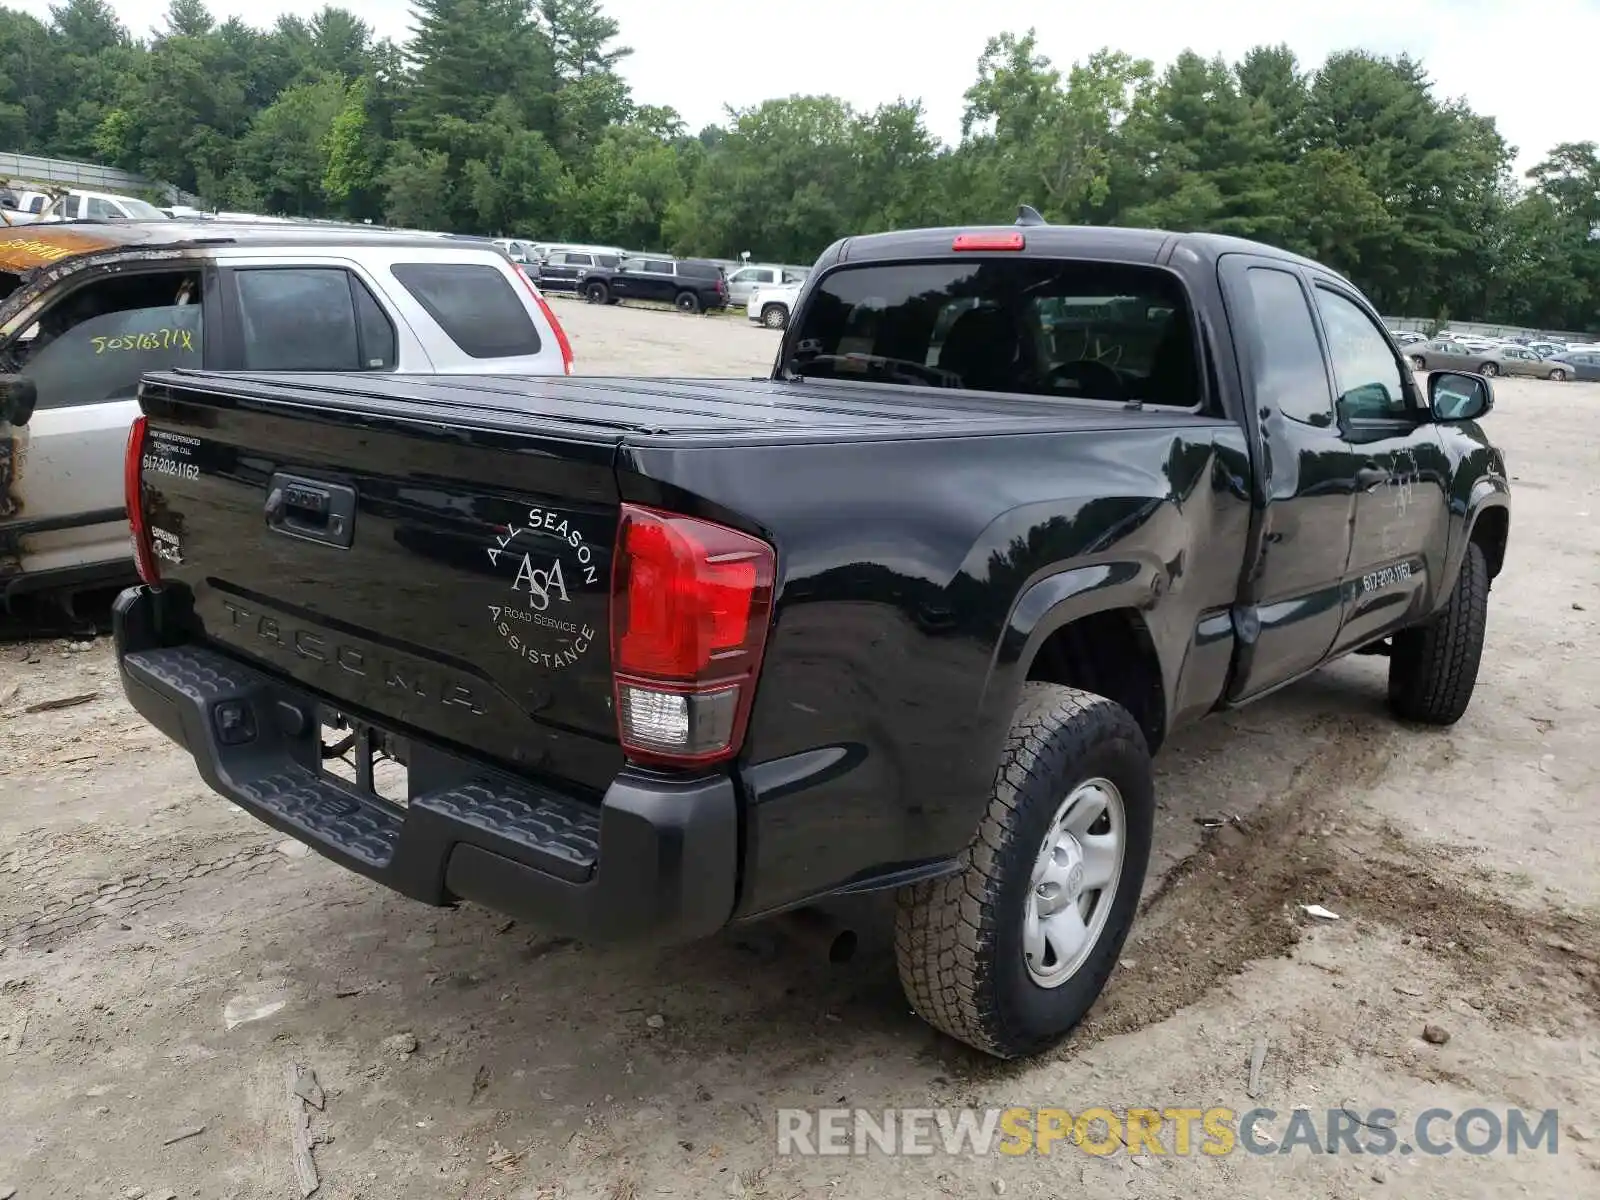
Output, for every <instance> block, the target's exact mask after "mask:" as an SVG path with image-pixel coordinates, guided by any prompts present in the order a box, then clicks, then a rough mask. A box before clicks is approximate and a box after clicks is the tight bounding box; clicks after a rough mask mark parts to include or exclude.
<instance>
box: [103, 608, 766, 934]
mask: <svg viewBox="0 0 1600 1200" xmlns="http://www.w3.org/2000/svg"><path fill="white" fill-rule="evenodd" d="M113 619H114V623H115V630H116V641H117V660H118V665H119V668H120V671H121V675H122V685H123V689H124V690H125V691H126V693H127V696H128V699H129V701H130V702H131V703H132V704H133V706H134V708H135V709H137V710H138V712H139V713H140V715H142V716H143V717H144V718H145V719H146V720H148V721H149V722H150V723H151V724H153V725H155V726H156V727H157V728H158V729H160V730H161V731H162V732H163V733H165V734H166V735H167V736H168V737H170V738H171V739H172V740H173V741H175V742H177V743H178V744H179V745H181V746H183V747H184V748H185V749H186V750H188V751H189V753H190V754H192V755H193V756H194V760H195V765H196V766H197V767H198V768H199V771H200V774H201V776H202V777H203V778H204V779H205V781H206V783H208V784H209V785H210V786H211V787H212V789H213V790H215V791H216V792H218V793H220V794H221V795H222V796H224V797H226V798H227V799H229V800H231V801H232V802H233V803H235V804H237V805H239V807H241V808H243V809H245V810H246V811H247V812H249V813H251V814H252V815H253V816H255V817H257V818H259V819H260V820H262V821H264V822H266V823H267V824H268V825H271V826H272V827H273V828H275V829H279V830H282V831H283V832H284V833H287V834H289V835H291V836H293V837H295V838H298V839H299V840H300V841H302V842H304V843H306V844H307V845H308V846H310V847H311V848H312V849H314V850H316V851H318V852H319V853H321V854H323V855H324V856H326V857H327V858H330V859H332V860H333V861H334V862H337V863H339V864H340V865H342V866H345V867H348V868H350V869H351V870H353V871H357V872H360V873H361V874H363V875H366V876H367V877H369V878H371V879H374V880H376V881H378V882H379V883H382V884H385V885H387V886H388V887H391V888H393V889H394V890H396V891H398V892H401V893H403V894H404V895H407V896H411V897H412V898H414V899H417V900H421V901H423V902H425V903H428V904H449V903H451V902H452V901H454V900H458V899H463V900H473V901H476V902H478V903H480V904H483V905H486V906H487V907H489V908H493V909H496V910H498V911H500V912H504V913H507V914H510V915H512V916H516V917H522V918H525V919H527V920H529V921H530V922H533V923H535V924H538V925H540V926H542V927H545V928H547V929H550V930H552V931H554V932H557V933H563V934H567V935H569V936H572V937H576V938H581V939H584V940H588V941H595V942H605V941H632V940H650V941H653V942H658V943H659V942H675V941H689V940H692V939H694V938H698V937H703V936H706V935H707V934H710V933H713V932H714V931H716V930H717V929H719V928H720V927H722V926H723V925H724V924H726V923H727V921H728V919H729V916H730V914H731V913H732V911H733V907H734V900H735V889H736V886H737V875H738V855H739V849H738V845H739V843H738V804H737V798H736V795H735V792H734V786H733V782H732V780H731V779H729V778H727V777H726V776H717V777H713V778H708V779H703V780H695V781H689V782H681V783H680V782H676V781H672V780H665V779H660V778H656V777H652V776H649V775H645V774H634V773H632V772H628V771H624V772H623V773H622V774H620V775H619V776H618V777H617V778H616V780H615V781H614V782H613V783H612V784H611V787H610V788H609V789H608V790H607V792H606V795H605V797H604V800H603V802H602V803H601V804H600V805H598V806H596V805H595V804H593V803H592V802H590V801H586V800H580V799H577V798H574V797H571V796H565V795H562V794H560V793H558V792H556V791H553V790H551V789H549V788H546V787H544V786H542V785H538V784H533V783H530V782H528V781H526V780H523V779H519V778H515V777H512V776H509V775H506V774H502V773H500V772H498V771H496V770H494V769H491V768H489V767H486V766H484V765H482V764H479V763H474V762H472V761H471V760H469V759H466V758H463V757H460V756H458V755H456V754H454V753H451V752H449V751H447V750H444V749H442V748H439V747H433V746H429V745H426V744H425V743H422V742H419V741H417V740H416V739H410V746H411V753H412V758H411V764H410V767H411V791H412V796H411V799H410V802H409V804H408V805H407V806H406V807H405V808H404V809H400V808H396V807H394V806H391V805H389V804H387V803H385V802H383V801H381V800H378V799H377V798H375V797H372V796H369V795H367V794H364V793H362V792H360V791H357V790H356V789H355V788H353V787H351V786H350V785H347V784H345V783H343V782H342V781H340V780H337V779H334V778H331V777H330V776H328V775H327V774H325V773H323V772H322V771H321V770H320V764H321V757H320V742H319V727H318V721H317V704H318V702H319V697H317V696H315V695H313V694H312V693H310V692H307V691H304V690H303V689H300V688H298V687H297V686H295V685H293V684H289V683H285V682H284V681H282V680H281V679H279V678H278V677H276V676H273V675H269V674H267V673H266V672H264V671H261V670H258V669H257V668H255V667H253V666H250V665H248V664H246V663H245V662H243V661H242V660H240V659H237V658H234V657H232V656H231V655H227V654H223V653H220V652H218V651H216V650H213V649H210V648H209V647H206V646H203V645H192V644H191V645H181V646H168V647H162V646H161V645H160V638H159V634H158V630H159V628H160V619H161V613H160V612H159V596H158V595H157V594H156V593H154V592H152V591H151V590H150V589H148V588H145V587H135V588H130V589H128V590H127V591H125V592H123V593H122V595H121V596H119V597H118V599H117V602H116V605H115V607H114V609H113Z"/></svg>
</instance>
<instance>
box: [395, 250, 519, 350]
mask: <svg viewBox="0 0 1600 1200" xmlns="http://www.w3.org/2000/svg"><path fill="white" fill-rule="evenodd" d="M390 269H391V270H392V271H393V273H394V277H395V278H396V279H398V280H399V281H400V284H401V286H402V287H404V288H405V289H406V291H408V292H410V293H411V295H412V296H413V297H414V298H415V299H416V301H417V303H418V304H420V305H422V307H423V309H424V311H426V312H427V314H428V315H429V316H430V317H432V318H433V319H434V321H435V322H436V323H437V324H438V326H439V328H440V329H442V330H444V332H445V334H446V335H447V336H448V337H449V338H450V340H451V341H453V342H454V343H455V344H456V345H457V346H459V347H460V348H461V351H462V353H464V354H467V355H469V356H470V357H472V358H513V357H520V356H522V355H529V354H537V353H539V350H540V342H539V331H538V329H536V328H535V327H534V324H533V318H532V317H530V316H529V315H528V310H527V309H526V308H525V307H524V306H523V302H522V298H521V297H520V296H518V295H517V293H516V292H514V291H512V290H511V282H510V281H509V280H508V279H507V278H506V277H505V276H504V275H502V274H501V273H500V271H499V269H498V268H496V267H491V266H489V265H487V264H482V265H480V264H477V263H396V264H395V265H394V266H393V267H392V268H390Z"/></svg>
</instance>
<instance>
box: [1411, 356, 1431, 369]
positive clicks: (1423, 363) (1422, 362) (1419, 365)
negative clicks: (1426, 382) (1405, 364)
mask: <svg viewBox="0 0 1600 1200" xmlns="http://www.w3.org/2000/svg"><path fill="white" fill-rule="evenodd" d="M1411 366H1412V367H1413V368H1414V369H1415V370H1418V371H1426V370H1427V369H1428V360H1427V359H1425V358H1423V357H1422V355H1420V354H1413V355H1412V356H1411Z"/></svg>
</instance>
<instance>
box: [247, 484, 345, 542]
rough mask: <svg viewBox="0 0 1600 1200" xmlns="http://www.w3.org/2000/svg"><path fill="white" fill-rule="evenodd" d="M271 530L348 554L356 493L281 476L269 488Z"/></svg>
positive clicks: (268, 525) (340, 485)
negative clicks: (320, 543)
mask: <svg viewBox="0 0 1600 1200" xmlns="http://www.w3.org/2000/svg"><path fill="white" fill-rule="evenodd" d="M266 515H267V528H268V529H272V530H275V531H277V532H278V533H282V534H286V535H288V536H289V537H297V538H303V539H305V540H306V541H309V542H322V543H324V544H325V545H329V546H339V547H342V548H343V549H346V550H348V549H349V548H350V542H351V540H352V539H353V537H354V536H355V524H356V490H355V488H350V487H345V486H343V485H342V484H337V483H323V482H322V481H321V480H320V479H306V478H304V477H303V476H299V475H288V474H285V473H283V472H281V471H280V472H279V473H278V474H276V475H274V476H273V477H272V479H271V481H270V482H269V483H268V484H267V505H266Z"/></svg>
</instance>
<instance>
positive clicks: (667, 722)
mask: <svg viewBox="0 0 1600 1200" xmlns="http://www.w3.org/2000/svg"><path fill="white" fill-rule="evenodd" d="M775 568H776V555H775V554H774V552H773V549H772V547H771V546H769V545H768V544H767V543H766V542H763V541H762V540H761V539H759V538H754V537H751V536H750V535H749V534H745V533H740V532H739V531H738V530H736V529H729V528H727V527H726V526H723V525H717V524H714V523H712V522H710V521H702V520H699V519H697V518H694V517H684V516H679V515H677V514H675V513H665V512H657V511H656V510H654V509H649V508H642V507H640V506H638V505H634V504H624V505H623V506H622V517H621V520H620V522H619V524H618V526H617V549H616V558H615V560H614V563H613V566H612V574H611V665H612V672H613V676H614V681H615V687H616V700H617V730H618V734H619V736H620V738H621V741H622V747H623V749H624V750H625V751H626V752H627V754H628V756H629V757H630V758H632V759H634V760H635V761H638V762H644V763H653V764H660V765H667V766H692V765H699V764H704V763H711V762H717V761H720V760H722V759H725V758H731V757H733V756H734V755H735V754H737V753H738V752H739V748H740V746H741V745H742V744H743V741H744V732H745V727H746V725H747V724H748V723H749V719H750V706H751V704H752V702H753V701H754V699H755V689H756V679H757V677H758V675H759V674H760V671H761V653H762V650H763V648H764V647H765V645H766V640H767V628H768V625H769V623H770V621H771V617H772V586H773V576H774V574H775Z"/></svg>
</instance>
